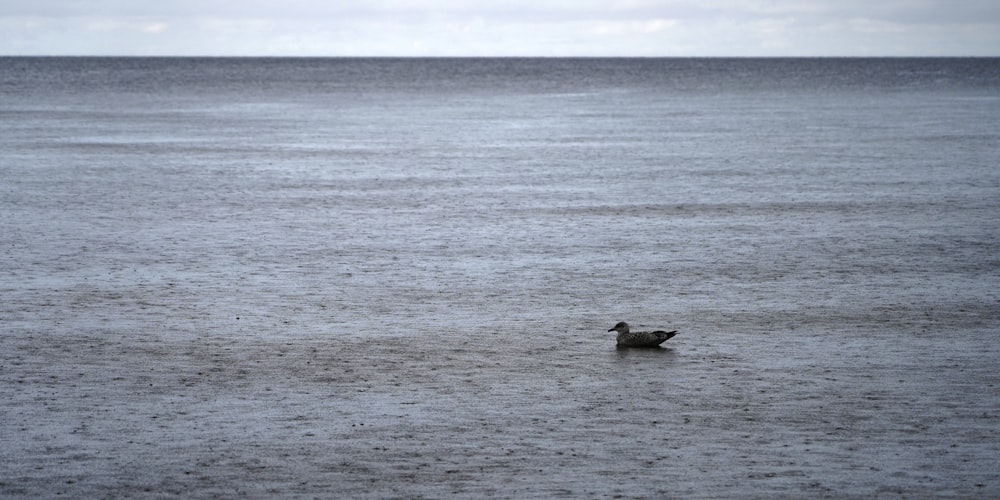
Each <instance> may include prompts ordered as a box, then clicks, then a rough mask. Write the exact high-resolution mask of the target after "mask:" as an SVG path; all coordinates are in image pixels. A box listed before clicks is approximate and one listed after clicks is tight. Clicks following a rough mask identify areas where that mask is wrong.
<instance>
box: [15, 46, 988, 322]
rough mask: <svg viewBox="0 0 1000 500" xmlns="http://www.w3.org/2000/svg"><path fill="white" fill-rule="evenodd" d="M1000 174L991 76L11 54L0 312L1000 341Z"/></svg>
mask: <svg viewBox="0 0 1000 500" xmlns="http://www.w3.org/2000/svg"><path fill="white" fill-rule="evenodd" d="M998 162H1000V59H182V58H178V59H144V58H110V59H100V58H3V59H0V178H2V179H3V180H2V182H0V240H2V245H3V251H2V252H0V277H2V278H0V279H2V281H3V282H4V284H3V285H2V290H3V295H4V302H5V306H3V309H2V310H0V311H2V316H3V317H2V318H0V320H2V322H3V323H4V324H5V325H7V326H8V327H11V328H15V327H16V328H20V329H32V328H43V329H63V330H65V331H67V332H76V331H81V330H93V329H100V328H107V326H103V327H102V325H107V324H108V322H109V321H111V320H113V321H114V325H117V326H114V328H121V329H123V330H129V328H128V327H129V325H134V326H135V327H137V328H141V329H142V330H141V331H142V332H143V334H154V333H159V334H162V335H174V336H184V335H189V334H192V335H193V334H197V335H202V334H205V333H206V332H211V333H212V334H218V335H261V336H285V335H291V336H297V335H305V336H320V335H338V334H341V335H362V336H368V335H371V336H376V335H383V334H388V333H403V334H407V335H431V334H434V332H438V331H445V332H449V331H450V332H463V331H470V332H490V333H496V332H502V333H504V335H509V336H512V337H511V339H518V338H522V337H523V336H525V335H527V334H529V333H532V332H534V331H553V330H560V331H591V330H593V331H595V332H598V333H597V334H599V332H602V331H603V330H602V329H601V328H600V327H603V329H606V328H608V327H610V326H611V325H612V324H614V323H615V322H617V321H619V320H628V321H630V322H632V323H633V324H639V325H646V326H657V327H672V328H681V329H682V330H685V329H686V330H688V331H691V330H696V331H698V332H699V334H707V333H711V332H720V331H725V332H730V331H740V332H751V333H752V332H753V331H759V332H768V331H773V330H775V329H778V330H781V329H788V328H793V327H795V328H803V327H805V328H808V327H809V326H808V325H810V324H819V323H816V322H817V321H819V318H822V319H823V321H824V322H823V323H822V326H816V327H815V328H816V329H817V330H824V331H829V330H830V328H833V329H837V328H856V327H858V326H864V325H868V326H871V325H872V321H873V318H876V319H878V321H880V322H883V323H881V324H883V326H885V327H886V328H905V325H907V324H912V323H908V321H913V320H914V319H915V318H918V317H923V315H925V314H929V313H928V311H938V312H942V311H952V312H956V313H957V311H967V312H969V311H971V312H972V313H976V314H980V315H981V317H982V318H983V322H981V323H977V324H978V325H980V326H981V327H984V328H995V327H996V326H997V324H998V321H997V315H996V312H995V311H996V309H997V308H998V306H1000V304H998V290H1000V286H998V285H1000V259H998V256H1000V167H998V164H1000V163H998ZM237 318H239V320H237ZM831 325H834V326H831ZM899 325H904V326H902V327H901V326H899ZM130 331H131V330H130Z"/></svg>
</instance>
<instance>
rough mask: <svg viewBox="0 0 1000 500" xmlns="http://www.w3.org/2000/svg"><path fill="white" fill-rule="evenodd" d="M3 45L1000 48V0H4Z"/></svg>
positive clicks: (464, 50)
mask: <svg viewBox="0 0 1000 500" xmlns="http://www.w3.org/2000/svg"><path fill="white" fill-rule="evenodd" d="M0 31H2V32H3V33H5V36H4V37H3V39H0V53H2V54H26V55H30V54H100V55H119V54H134V55H330V56H338V55H344V56H347V55H430V56H434V55H540V56H558V55H584V56H586V55H595V56H600V55H609V56H628V55H635V56H724V55H732V56H781V55H789V56H808V55H833V56H839V55H861V56H864V55H917V56H919V55H994V56H996V55H1000V4H998V3H997V2H994V1H985V0H966V1H952V2H948V1H931V0H883V1H880V2H871V1H870V0H774V1H769V2H758V1H745V0H697V1H696V0H618V1H614V0H612V1H607V0H604V1H599V0H533V1H528V0H492V1H481V2H465V1H458V0H422V1H412V0H411V1H405V0H376V1H366V2H326V1H320V0H283V1H281V2H275V1H273V0H267V1H265V0H246V1H242V2H238V3H237V2H229V1H223V0H201V1H193V0H176V1H172V2H148V3H147V2H134V1H130V0H103V1H76V0H36V1H30V2H29V1H21V0H7V1H5V2H4V8H3V10H2V11H0Z"/></svg>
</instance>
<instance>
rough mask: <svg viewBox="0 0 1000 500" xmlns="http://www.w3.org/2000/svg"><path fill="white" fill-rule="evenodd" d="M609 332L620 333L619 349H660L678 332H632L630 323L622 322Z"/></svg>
mask: <svg viewBox="0 0 1000 500" xmlns="http://www.w3.org/2000/svg"><path fill="white" fill-rule="evenodd" d="M608 331H609V332H618V346H619V347H659V346H660V344H662V343H664V342H666V341H668V340H670V339H671V338H672V337H673V336H674V335H677V330H674V331H672V332H665V331H663V330H657V331H655V332H630V331H628V323H626V322H624V321H621V322H619V323H618V324H617V325H615V327H614V328H612V329H610V330H608Z"/></svg>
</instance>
